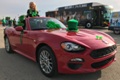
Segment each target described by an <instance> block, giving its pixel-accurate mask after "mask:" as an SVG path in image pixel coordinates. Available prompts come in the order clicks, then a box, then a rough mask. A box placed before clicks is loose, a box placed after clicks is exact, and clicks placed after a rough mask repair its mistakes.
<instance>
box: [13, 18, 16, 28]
mask: <svg viewBox="0 0 120 80" xmlns="http://www.w3.org/2000/svg"><path fill="white" fill-rule="evenodd" d="M13 26H14V27H15V26H16V20H15V18H14V19H13Z"/></svg>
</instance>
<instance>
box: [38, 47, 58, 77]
mask: <svg viewBox="0 0 120 80" xmlns="http://www.w3.org/2000/svg"><path fill="white" fill-rule="evenodd" d="M38 65H39V67H40V70H41V72H42V73H43V74H44V75H45V76H47V77H53V76H55V75H56V74H57V62H56V58H55V55H54V53H53V51H52V50H51V49H50V48H49V47H47V46H43V47H41V48H40V49H39V51H38Z"/></svg>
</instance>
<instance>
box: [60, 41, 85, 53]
mask: <svg viewBox="0 0 120 80" xmlns="http://www.w3.org/2000/svg"><path fill="white" fill-rule="evenodd" d="M61 46H62V48H63V49H64V50H66V51H68V52H80V51H84V50H85V47H83V46H81V45H78V44H75V43H72V42H63V43H62V44H61Z"/></svg>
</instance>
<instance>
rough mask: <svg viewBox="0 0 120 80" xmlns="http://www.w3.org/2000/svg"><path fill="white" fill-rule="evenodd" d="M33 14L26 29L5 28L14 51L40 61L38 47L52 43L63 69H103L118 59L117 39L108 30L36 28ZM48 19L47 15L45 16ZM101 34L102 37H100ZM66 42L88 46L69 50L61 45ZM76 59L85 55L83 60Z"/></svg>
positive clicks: (77, 70) (51, 46)
mask: <svg viewBox="0 0 120 80" xmlns="http://www.w3.org/2000/svg"><path fill="white" fill-rule="evenodd" d="M30 19H31V18H27V19H26V20H25V22H26V29H25V30H24V31H23V34H22V37H21V31H19V29H20V28H19V27H15V28H14V27H9V28H6V29H5V31H4V34H5V36H7V37H8V39H9V42H10V45H11V47H12V49H13V51H15V52H17V53H19V54H21V55H23V56H25V57H27V58H29V59H31V60H33V61H37V51H38V48H39V47H41V46H44V45H47V46H49V47H50V48H51V49H52V51H53V52H54V55H55V57H56V62H57V70H58V72H59V73H65V74H74V73H89V72H95V71H98V70H101V69H103V68H106V67H108V66H109V65H111V63H112V62H113V61H115V53H116V43H115V41H114V39H113V38H112V37H110V36H109V35H108V34H106V33H103V32H99V31H95V30H88V29H80V30H79V32H77V33H75V32H68V31H66V29H57V30H56V29H52V30H48V29H44V30H32V29H31V26H30V22H29V20H30ZM45 19H46V18H45ZM97 35H98V36H99V35H101V36H102V39H100V40H98V39H96V36H97ZM63 42H72V43H75V44H78V45H81V46H83V47H84V48H85V50H84V51H81V52H69V51H66V50H64V49H63V48H62V47H61V43H63ZM75 59H80V60H81V59H82V61H80V60H78V61H75Z"/></svg>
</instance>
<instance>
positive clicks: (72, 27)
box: [67, 19, 78, 32]
mask: <svg viewBox="0 0 120 80" xmlns="http://www.w3.org/2000/svg"><path fill="white" fill-rule="evenodd" d="M67 30H68V31H73V32H78V21H77V20H75V19H71V20H69V21H68V28H67Z"/></svg>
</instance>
